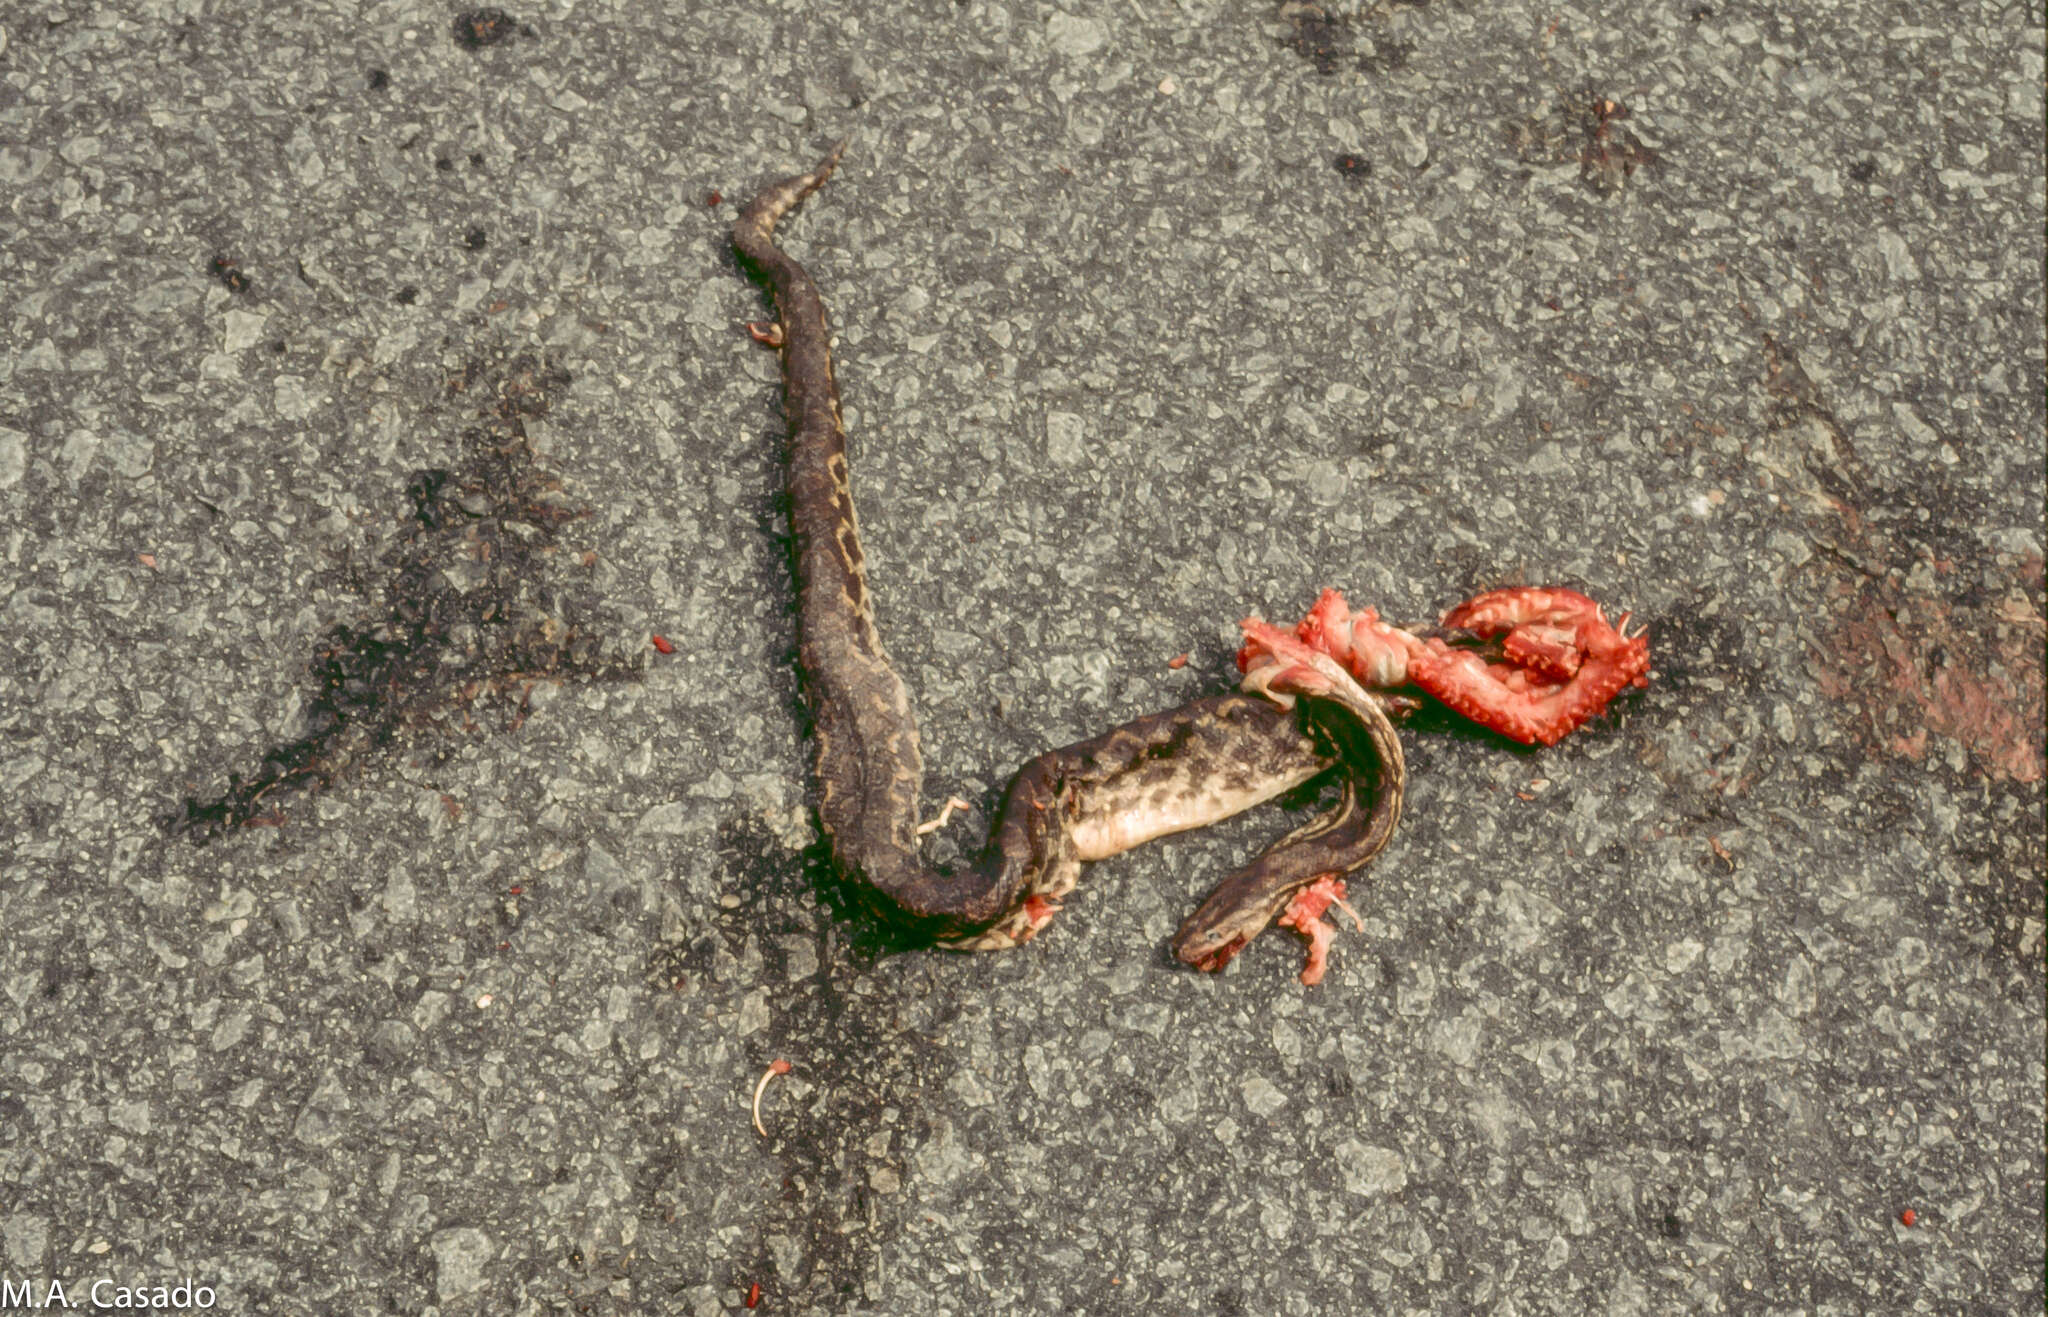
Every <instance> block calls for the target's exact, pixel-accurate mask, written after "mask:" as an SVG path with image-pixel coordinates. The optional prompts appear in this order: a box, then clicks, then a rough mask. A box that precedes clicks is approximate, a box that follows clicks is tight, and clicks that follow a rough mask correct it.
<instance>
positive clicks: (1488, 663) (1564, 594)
mask: <svg viewBox="0 0 2048 1317" xmlns="http://www.w3.org/2000/svg"><path fill="white" fill-rule="evenodd" d="M1279 635H1284V633H1281V632H1279V631H1278V628H1275V627H1273V626H1271V625H1270V624H1268V623H1265V622H1260V621H1258V620H1257V619H1255V618H1254V619H1250V620H1247V621H1246V623H1245V645H1244V648H1243V649H1241V650H1239V651H1238V656H1237V662H1238V668H1239V670H1240V671H1242V672H1243V673H1244V674H1245V685H1246V688H1247V689H1263V688H1264V687H1265V685H1266V684H1267V683H1269V682H1270V681H1271V680H1272V678H1271V677H1268V676H1265V675H1264V674H1263V673H1262V672H1261V670H1262V669H1265V668H1268V667H1272V666H1274V665H1279V669H1280V670H1283V671H1287V670H1298V669H1299V667H1300V666H1301V664H1300V658H1299V655H1298V653H1296V652H1295V651H1293V650H1291V649H1290V648H1289V647H1288V646H1286V645H1282V644H1277V643H1276V641H1275V638H1276V636H1279ZM1468 638H1469V642H1470V643H1469V644H1468V643H1467V642H1468ZM1291 639H1296V640H1298V641H1299V642H1300V643H1301V644H1303V645H1305V646H1307V647H1308V648H1310V649H1313V650H1317V651H1319V652H1321V653H1324V654H1328V655H1329V656H1330V657H1332V658H1334V659H1336V660H1337V661H1338V662H1339V663H1342V664H1343V665H1344V666H1345V667H1346V668H1348V669H1349V670H1350V671H1351V672H1352V674H1353V675H1355V676H1356V677H1357V678H1358V679H1359V681H1361V682H1362V683H1364V684H1365V685H1367V686H1370V687H1375V688H1377V689H1381V690H1387V689H1391V688H1394V687H1399V686H1413V687H1415V688H1417V689H1419V690H1421V691H1422V692H1424V693H1425V694H1427V695H1429V696H1431V697H1432V698H1434V699H1436V700H1438V701H1440V702H1442V703H1443V704H1445V705H1446V706H1448V707H1450V708H1452V709H1454V710H1456V711H1457V712H1458V713H1460V714H1462V715H1464V716H1465V717H1467V718H1470V719H1471V720H1472V721H1474V722H1476V723H1478V724H1480V725H1481V726H1482V727H1488V728H1491V729H1493V730H1494V731H1497V732H1499V733H1500V734H1501V735H1503V736H1506V737H1508V738H1509V739H1511V740H1515V741H1520V742H1521V743H1522V744H1523V745H1534V744H1536V743H1537V742H1539V741H1540V742H1541V743H1543V744H1544V745H1555V744H1556V743H1557V742H1558V741H1559V740H1560V739H1562V738H1563V737H1564V736H1565V735H1566V734H1567V733H1569V732H1570V731H1571V730H1572V729H1573V728H1575V727H1578V726H1580V725H1581V724H1583V723H1585V722H1586V721H1588V720H1589V719H1592V718H1597V717H1599V716H1600V714H1601V713H1603V712H1604V711H1605V710H1606V708H1607V705H1608V702H1609V701H1611V700H1612V699H1613V698H1614V697H1615V696H1616V695H1619V694H1620V693H1621V692H1622V691H1624V690H1626V689H1628V688H1629V687H1630V686H1647V685H1649V682H1650V640H1649V636H1648V634H1647V633H1646V632H1644V631H1641V630H1638V631H1636V632H1635V633H1634V634H1633V635H1631V634H1630V633H1629V631H1628V616H1627V615H1626V614H1624V615H1623V616H1622V617H1621V619H1620V621H1619V622H1618V623H1614V624H1610V623H1609V622H1608V621H1607V619H1606V617H1605V616H1604V615H1603V614H1602V613H1601V610H1600V605H1599V604H1597V603H1595V602H1593V601H1592V600H1591V599H1588V598H1587V597H1586V596H1584V595H1582V594H1580V593H1578V592H1577V591H1576V590H1562V589H1546V588H1537V587H1517V588H1513V589H1506V590H1489V591H1488V592H1486V593H1485V594H1482V595H1479V596H1477V597H1475V598H1472V599H1468V600H1466V601H1465V602H1464V603H1462V604H1459V605H1458V606H1457V607H1456V608H1453V609H1451V610H1450V611H1449V612H1447V613H1445V614H1444V615H1443V620H1442V631H1441V632H1440V633H1435V634H1423V635H1417V634H1415V633H1413V632H1410V631H1406V630H1403V629H1402V628H1400V627H1396V626H1391V625H1389V624H1387V623H1385V622H1382V621H1381V620H1380V616H1379V613H1378V611H1377V610H1375V609H1371V608H1361V609H1359V610H1357V611H1356V612H1353V611H1352V610H1351V608H1350V607H1349V606H1348V605H1347V604H1346V603H1345V602H1344V596H1343V595H1341V594H1339V593H1338V592H1337V591H1335V590H1325V591H1323V595H1322V598H1320V599H1318V600H1317V601H1316V605H1315V607H1314V608H1312V609H1310V610H1309V613H1308V616H1307V617H1305V618H1303V619H1302V620H1301V624H1300V625H1299V626H1298V627H1296V628H1295V635H1294V637H1292V638H1291ZM1471 645H1477V646H1479V648H1474V647H1471Z"/></svg>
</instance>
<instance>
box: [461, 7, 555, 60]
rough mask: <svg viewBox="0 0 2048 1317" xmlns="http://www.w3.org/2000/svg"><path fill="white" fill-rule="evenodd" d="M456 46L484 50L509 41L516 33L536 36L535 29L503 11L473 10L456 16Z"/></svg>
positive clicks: (524, 35)
mask: <svg viewBox="0 0 2048 1317" xmlns="http://www.w3.org/2000/svg"><path fill="white" fill-rule="evenodd" d="M452 32H453V35H454V37H455V44H456V45H458V46H461V47H462V48H463V49H464V50H482V49H483V48H484V47H485V46H495V45H497V44H498V43H499V42H501V41H504V40H507V39H508V38H510V37H511V36H512V35H513V34H514V33H515V32H516V33H517V34H519V35H520V36H523V37H532V36H535V35H536V33H535V32H534V30H533V28H532V27H531V26H530V25H529V24H526V23H522V22H520V21H519V20H518V19H516V18H514V17H512V15H510V14H508V13H506V12H505V11H504V10H502V9H471V10H467V11H465V12H463V13H460V14H457V15H456V16H455V20H454V23H453V25H452Z"/></svg>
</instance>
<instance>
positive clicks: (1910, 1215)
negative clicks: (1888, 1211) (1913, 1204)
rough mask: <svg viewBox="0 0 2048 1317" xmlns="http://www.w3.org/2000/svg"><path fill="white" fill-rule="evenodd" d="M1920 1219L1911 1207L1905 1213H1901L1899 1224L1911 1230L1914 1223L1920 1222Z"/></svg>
mask: <svg viewBox="0 0 2048 1317" xmlns="http://www.w3.org/2000/svg"><path fill="white" fill-rule="evenodd" d="M1919 1219H1920V1214H1919V1213H1918V1212H1916V1211H1914V1210H1913V1209H1912V1208H1910V1207H1909V1208H1907V1209H1906V1210H1905V1211H1903V1212H1901V1213H1899V1224H1900V1225H1902V1226H1905V1227H1906V1228H1907V1229H1911V1228H1912V1227H1913V1225H1914V1223H1915V1222H1917V1221H1919Z"/></svg>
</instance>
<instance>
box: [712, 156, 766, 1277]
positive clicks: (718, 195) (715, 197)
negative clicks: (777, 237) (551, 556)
mask: <svg viewBox="0 0 2048 1317" xmlns="http://www.w3.org/2000/svg"><path fill="white" fill-rule="evenodd" d="M724 200H725V194H724V193H723V192H720V191H719V190H718V189H717V188H713V189H711V193H710V195H708V196H706V197H705V198H704V204H705V205H707V206H715V205H717V204H718V203H719V202H721V201H724ZM747 1306H748V1307H750V1308H751V1307H753V1306H754V1305H752V1304H751V1303H750V1304H748V1305H747Z"/></svg>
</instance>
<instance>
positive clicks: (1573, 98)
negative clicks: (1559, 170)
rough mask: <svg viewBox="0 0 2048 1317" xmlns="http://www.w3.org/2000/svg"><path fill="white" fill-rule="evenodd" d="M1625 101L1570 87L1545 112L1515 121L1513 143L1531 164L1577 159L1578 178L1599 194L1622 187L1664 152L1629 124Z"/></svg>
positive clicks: (1510, 128)
mask: <svg viewBox="0 0 2048 1317" xmlns="http://www.w3.org/2000/svg"><path fill="white" fill-rule="evenodd" d="M1632 113H1633V112H1632V111H1631V110H1630V109H1629V107H1628V106H1627V105H1626V104H1625V103H1623V102H1622V101H1620V100H1618V99H1616V98H1614V97H1612V96H1607V95H1603V94H1601V93H1598V92H1594V91H1591V90H1581V91H1576V92H1565V93H1562V94H1560V95H1559V96H1558V98H1557V101H1556V104H1555V105H1553V106H1552V107H1551V108H1550V109H1549V110H1547V111H1545V112H1544V113H1542V114H1540V115H1535V116H1532V117H1530V118H1527V119H1523V120H1521V121H1519V122H1516V123H1513V124H1510V125H1509V126H1508V129H1507V134H1506V135H1507V139H1508V145H1509V146H1510V147H1512V148H1513V150H1514V151H1515V153H1516V154H1517V155H1519V156H1520V157H1521V158H1522V159H1523V160H1525V161H1528V162H1530V163H1532V164H1533V163H1539V162H1540V163H1551V164H1561V163H1566V162H1573V161H1575V162H1577V164H1578V166H1579V182H1580V183H1581V184H1583V185H1584V186H1585V187H1586V189H1587V190H1588V191H1590V192H1593V193H1595V194H1597V195H1600V196H1608V195H1612V194H1614V193H1617V192H1620V191H1622V190H1623V189H1624V188H1626V187H1627V186H1628V184H1629V181H1630V180H1631V179H1632V178H1634V177H1635V174H1636V171H1637V170H1640V169H1647V168H1649V167H1651V166H1653V165H1661V164H1662V163H1663V157H1662V156H1661V155H1659V154H1658V153H1657V152H1656V151H1654V150H1652V149H1651V148H1650V147H1649V146H1648V145H1647V144H1646V143H1645V142H1644V141H1643V140H1642V138H1640V137H1638V136H1637V135H1636V133H1635V131H1634V130H1633V129H1631V128H1630V127H1629V126H1628V123H1627V120H1628V119H1629V118H1630V117H1631V115H1632Z"/></svg>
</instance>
